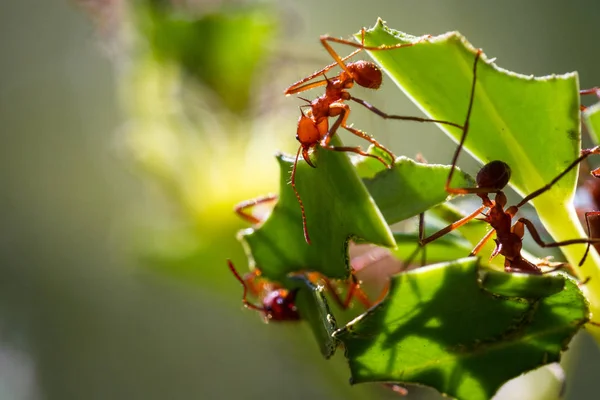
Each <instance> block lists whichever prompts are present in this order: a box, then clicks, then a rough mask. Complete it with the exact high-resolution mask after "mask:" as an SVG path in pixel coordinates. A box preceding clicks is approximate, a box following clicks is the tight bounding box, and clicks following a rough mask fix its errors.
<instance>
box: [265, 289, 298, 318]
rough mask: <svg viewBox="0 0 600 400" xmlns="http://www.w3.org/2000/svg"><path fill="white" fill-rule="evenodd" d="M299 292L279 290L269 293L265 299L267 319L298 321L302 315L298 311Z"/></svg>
mask: <svg viewBox="0 0 600 400" xmlns="http://www.w3.org/2000/svg"><path fill="white" fill-rule="evenodd" d="M296 293H297V290H293V291H291V292H290V291H287V290H285V289H277V290H273V291H271V292H269V293H268V294H267V295H266V296H265V297H264V299H263V308H264V313H265V317H266V318H267V319H268V320H272V321H297V320H299V319H300V314H298V310H297V309H296V304H295V301H296Z"/></svg>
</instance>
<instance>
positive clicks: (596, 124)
mask: <svg viewBox="0 0 600 400" xmlns="http://www.w3.org/2000/svg"><path fill="white" fill-rule="evenodd" d="M583 120H584V122H585V126H587V128H588V131H589V133H590V136H591V137H592V139H593V140H594V143H596V144H600V103H596V104H594V105H593V106H591V107H588V108H587V109H586V110H585V111H584V112H583Z"/></svg>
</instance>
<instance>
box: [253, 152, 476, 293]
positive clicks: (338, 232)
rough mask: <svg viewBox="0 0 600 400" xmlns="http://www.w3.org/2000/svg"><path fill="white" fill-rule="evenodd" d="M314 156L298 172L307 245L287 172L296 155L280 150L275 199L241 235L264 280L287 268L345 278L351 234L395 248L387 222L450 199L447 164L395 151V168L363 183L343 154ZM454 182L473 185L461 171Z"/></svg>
mask: <svg viewBox="0 0 600 400" xmlns="http://www.w3.org/2000/svg"><path fill="white" fill-rule="evenodd" d="M337 143H339V142H337ZM372 151H373V150H372ZM317 156H318V160H317V163H318V165H317V168H316V169H314V168H310V167H309V166H308V165H307V164H306V163H305V162H304V161H303V160H300V161H299V162H298V168H297V176H296V182H297V187H298V192H299V193H300V196H301V198H302V201H303V203H304V207H305V210H306V218H307V221H308V231H309V234H310V237H311V241H312V244H311V245H310V246H309V245H307V244H306V243H305V242H304V238H303V236H302V224H301V222H302V220H301V216H300V207H299V205H298V202H297V199H296V197H295V195H294V193H293V191H292V190H291V187H290V185H289V184H288V179H287V176H288V175H287V172H285V171H289V170H290V169H291V167H292V164H293V160H292V159H290V158H286V157H284V156H279V163H280V167H281V170H282V174H281V176H282V178H281V180H280V193H281V196H280V199H279V202H278V203H277V205H276V206H275V209H274V210H273V213H272V214H271V216H270V217H269V218H268V219H267V221H266V222H265V223H264V224H263V225H262V226H261V227H260V228H258V229H250V230H247V231H245V232H244V233H243V234H242V235H241V238H242V240H243V241H244V242H245V243H246V244H247V245H248V248H249V254H250V256H251V258H252V259H253V260H254V264H255V265H256V266H258V267H259V268H260V269H261V271H263V274H264V275H265V276H266V277H267V278H269V279H272V280H276V281H280V280H281V279H282V278H283V276H284V275H285V274H287V273H289V272H297V271H301V270H305V269H307V268H310V269H311V270H313V271H317V272H320V273H322V274H324V275H325V276H327V277H330V278H342V279H343V278H346V277H347V276H348V269H347V266H346V246H347V240H348V239H349V238H351V237H356V238H361V239H362V240H363V241H365V242H369V243H374V244H378V245H382V246H387V247H394V246H395V244H396V242H395V241H394V239H393V236H392V234H391V232H390V231H389V228H388V227H387V225H386V222H387V224H393V223H395V222H398V221H401V220H403V219H406V218H410V217H413V216H415V215H418V214H419V213H421V212H424V211H426V210H427V209H429V208H431V207H433V206H435V205H437V204H439V203H441V202H443V201H445V200H446V199H447V198H448V194H447V193H446V191H445V190H444V183H445V181H446V178H447V176H448V171H449V167H448V166H443V165H430V164H419V163H416V162H414V161H413V160H411V159H409V158H406V157H400V158H398V159H397V160H396V164H395V165H394V167H393V168H391V169H382V170H379V171H378V172H377V173H376V174H375V175H374V176H372V177H371V178H364V179H363V182H364V183H365V184H364V185H363V184H362V183H361V182H360V179H359V177H358V175H357V173H356V170H355V169H354V168H353V167H352V164H351V163H350V162H349V161H348V158H347V156H346V155H344V154H340V153H336V152H331V151H322V150H320V151H319V152H318V155H317ZM374 163H379V162H378V161H376V160H364V161H362V162H360V163H359V166H360V165H362V166H363V167H362V168H363V169H362V170H363V172H364V171H374V170H375V168H374V167H373V166H372V165H373V164H374ZM369 164H371V166H369ZM365 166H366V168H365ZM453 182H456V183H457V184H461V185H473V180H472V178H470V177H469V176H468V175H466V174H464V173H462V172H460V171H458V172H457V173H456V174H455V176H454V179H453ZM365 186H366V189H365ZM367 189H368V191H369V192H367V191H366V190H367ZM369 193H370V196H369ZM371 196H372V198H371ZM373 200H374V201H375V203H376V204H377V206H379V207H380V208H381V212H380V211H379V210H378V209H377V208H376V207H375V205H374V204H373ZM381 214H383V215H381ZM384 217H385V221H384V220H383V218H384ZM323 221H327V222H326V223H324V222H323ZM282 232H285V235H283V234H282ZM444 243H445V244H446V245H447V242H444ZM441 245H442V243H441ZM402 248H403V249H405V248H406V246H403V247H402ZM401 251H402V250H401ZM464 255H465V253H463V254H462V256H464ZM444 259H445V260H447V259H448V258H444Z"/></svg>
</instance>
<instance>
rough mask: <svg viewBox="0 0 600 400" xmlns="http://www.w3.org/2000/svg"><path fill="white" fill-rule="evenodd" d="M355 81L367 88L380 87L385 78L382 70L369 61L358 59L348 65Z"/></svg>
mask: <svg viewBox="0 0 600 400" xmlns="http://www.w3.org/2000/svg"><path fill="white" fill-rule="evenodd" d="M347 68H348V70H349V71H350V72H351V73H352V78H353V79H354V81H355V82H356V83H357V84H358V85H360V86H362V87H365V88H367V89H379V87H380V86H381V82H382V80H383V77H382V74H381V70H380V69H379V67H377V65H375V64H373V63H372V62H369V61H356V62H353V63H350V64H348V65H347Z"/></svg>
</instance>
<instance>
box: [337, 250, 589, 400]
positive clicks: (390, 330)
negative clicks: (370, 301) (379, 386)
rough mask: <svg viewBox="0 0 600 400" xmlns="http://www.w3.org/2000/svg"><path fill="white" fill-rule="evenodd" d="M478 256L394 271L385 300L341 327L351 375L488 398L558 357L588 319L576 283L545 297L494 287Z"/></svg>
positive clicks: (355, 378) (475, 398)
mask: <svg viewBox="0 0 600 400" xmlns="http://www.w3.org/2000/svg"><path fill="white" fill-rule="evenodd" d="M477 274H478V271H477V259H476V258H466V259H461V260H458V261H456V262H451V263H446V264H438V265H433V266H429V267H425V268H419V269H416V270H412V271H409V272H406V273H403V274H399V275H396V276H395V277H394V278H393V279H392V281H391V286H390V292H389V294H388V296H387V297H386V298H385V299H384V301H383V302H381V303H380V304H378V305H377V306H375V307H373V308H372V309H370V310H369V311H367V312H366V313H365V314H363V315H361V316H360V317H358V318H357V319H355V320H354V321H352V322H350V323H349V324H348V325H346V326H345V327H344V328H342V329H340V330H338V331H336V332H335V334H334V336H335V337H336V338H338V339H340V340H341V341H342V342H343V344H344V346H345V348H346V356H347V358H348V361H349V364H350V370H351V374H352V378H351V380H352V382H353V383H360V382H372V381H382V382H406V383H418V384H424V385H427V386H432V387H434V388H436V389H437V390H439V391H440V392H442V393H444V394H446V395H449V396H452V397H457V398H460V399H471V400H478V399H489V398H491V397H492V395H493V394H494V393H495V392H496V391H497V390H498V388H499V387H500V386H501V385H502V384H503V383H504V382H505V381H507V380H509V379H511V378H513V377H515V376H518V375H520V374H522V373H523V372H525V371H528V370H531V369H534V368H537V367H539V366H541V365H544V364H547V363H551V362H554V361H557V360H559V359H560V352H561V351H562V350H565V348H566V346H567V344H568V342H569V340H570V339H571V338H572V337H573V335H574V334H575V333H576V332H577V331H578V330H579V328H580V327H581V326H582V325H583V324H584V323H585V322H586V321H587V320H588V313H589V312H588V308H587V302H586V300H585V298H584V297H583V295H582V293H581V291H580V290H579V288H578V287H577V285H576V283H575V282H574V281H572V280H571V279H566V281H565V283H566V285H565V289H564V290H563V291H561V292H559V293H557V294H555V295H553V296H550V297H546V298H543V299H541V300H535V301H533V300H530V301H526V300H524V299H515V298H506V297H502V296H497V295H492V294H491V293H489V292H487V291H485V290H482V288H481V287H480V286H479V285H478V284H477Z"/></svg>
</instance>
